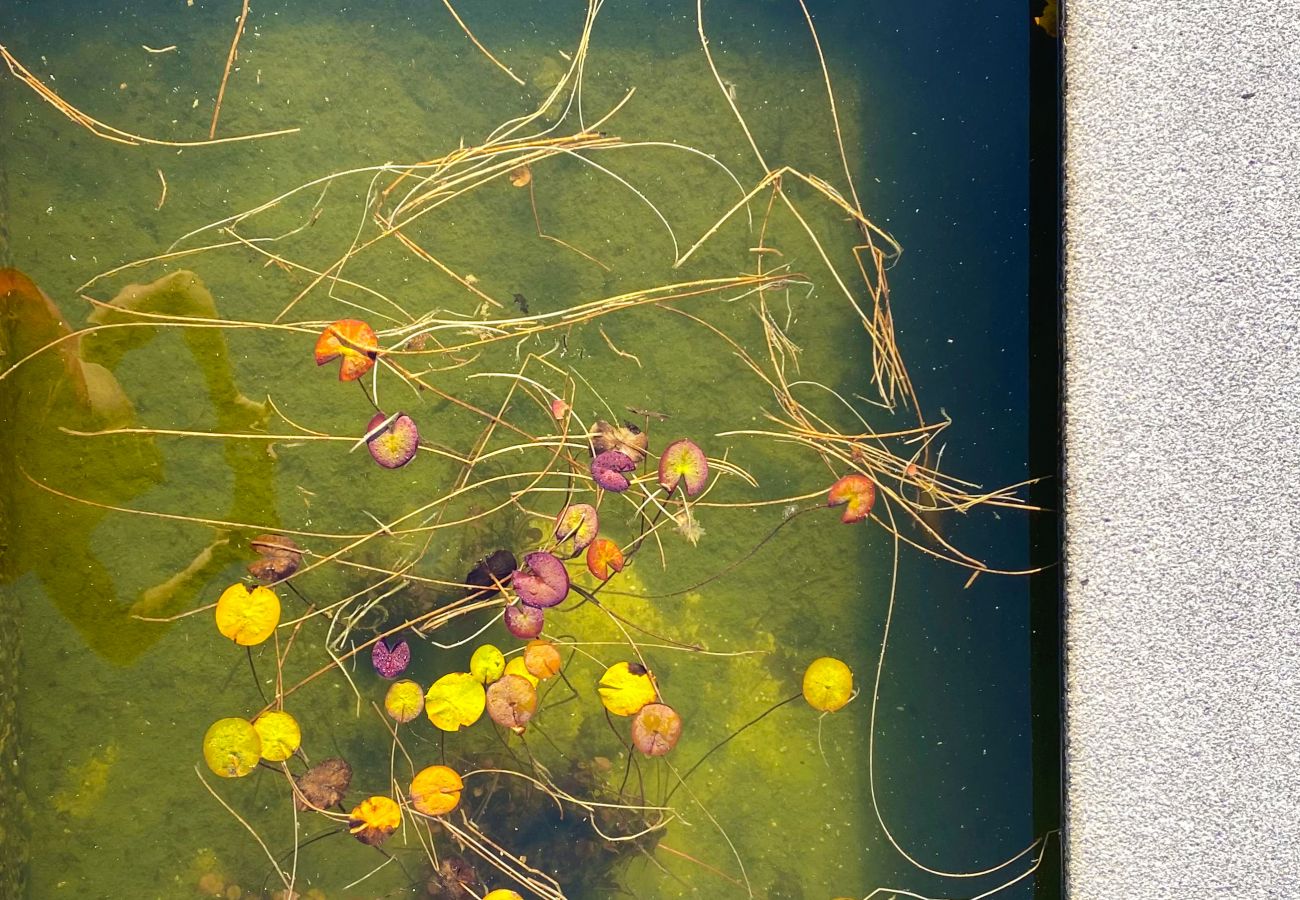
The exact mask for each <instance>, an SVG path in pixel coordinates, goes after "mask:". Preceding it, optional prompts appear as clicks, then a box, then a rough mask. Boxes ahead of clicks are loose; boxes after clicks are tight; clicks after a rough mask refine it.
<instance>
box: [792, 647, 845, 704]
mask: <svg viewBox="0 0 1300 900" xmlns="http://www.w3.org/2000/svg"><path fill="white" fill-rule="evenodd" d="M803 698H804V699H805V700H807V701H808V705H809V706H811V707H812V708H813V709H815V710H818V711H820V712H835V710H837V709H840V708H841V707H843V706H844V704H846V703H848V702H849V700H851V699H853V671H852V670H851V669H849V667H848V666H847V665H845V664H844V663H843V662H842V661H840V660H838V659H835V658H834V657H830V656H823V657H821V658H820V659H814V660H813V661H812V664H811V665H809V666H808V669H807V671H805V672H804V673H803Z"/></svg>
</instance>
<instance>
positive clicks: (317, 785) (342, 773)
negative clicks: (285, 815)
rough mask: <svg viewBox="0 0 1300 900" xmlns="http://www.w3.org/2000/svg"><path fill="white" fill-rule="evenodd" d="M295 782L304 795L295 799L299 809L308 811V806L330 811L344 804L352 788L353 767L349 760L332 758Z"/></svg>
mask: <svg viewBox="0 0 1300 900" xmlns="http://www.w3.org/2000/svg"><path fill="white" fill-rule="evenodd" d="M294 782H295V783H296V784H297V785H298V792H299V793H300V794H302V796H301V797H298V796H295V797H294V804H295V805H296V806H297V807H298V808H299V809H307V808H308V804H310V805H311V806H313V807H315V808H317V809H329V808H330V807H331V806H337V805H338V804H340V803H342V802H343V797H344V795H346V794H347V792H348V788H349V787H351V786H352V767H351V766H350V765H348V763H347V760H345V759H341V758H340V757H337V756H331V757H329V758H328V759H322V760H321V761H320V762H318V763H316V765H314V766H312V767H311V768H310V769H308V770H307V771H306V772H304V773H303V774H301V775H299V776H298V777H297V778H295V779H294ZM304 801H305V802H304Z"/></svg>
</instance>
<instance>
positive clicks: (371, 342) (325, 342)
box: [316, 319, 379, 381]
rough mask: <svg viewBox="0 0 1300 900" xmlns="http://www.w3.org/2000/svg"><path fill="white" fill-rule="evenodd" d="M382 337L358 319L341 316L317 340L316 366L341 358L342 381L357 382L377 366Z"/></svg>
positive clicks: (326, 327)
mask: <svg viewBox="0 0 1300 900" xmlns="http://www.w3.org/2000/svg"><path fill="white" fill-rule="evenodd" d="M378 353H379V337H378V336H377V335H376V334H375V330H374V329H373V328H371V327H370V326H369V325H367V324H366V323H365V322H362V321H360V320H359V319H339V320H338V321H337V322H332V323H331V324H329V325H327V326H325V330H324V331H322V332H321V333H320V337H319V338H317V339H316V365H318V366H323V365H325V364H326V363H327V362H331V361H333V360H335V359H338V358H340V357H342V359H343V362H342V363H341V364H340V365H339V381H356V380H357V379H358V378H360V377H361V376H362V375H364V374H366V373H367V372H369V371H370V370H371V368H373V367H374V365H375V357H376V356H377V355H378Z"/></svg>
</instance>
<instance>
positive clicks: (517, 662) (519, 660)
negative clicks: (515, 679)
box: [505, 656, 541, 687]
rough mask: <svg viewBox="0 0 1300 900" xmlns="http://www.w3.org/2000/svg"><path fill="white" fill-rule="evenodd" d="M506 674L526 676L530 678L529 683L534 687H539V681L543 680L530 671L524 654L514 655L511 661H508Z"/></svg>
mask: <svg viewBox="0 0 1300 900" xmlns="http://www.w3.org/2000/svg"><path fill="white" fill-rule="evenodd" d="M505 674H507V675H518V676H519V677H520V678H526V679H528V683H529V684H531V685H532V686H533V687H537V685H538V683H540V682H541V679H540V678H538V677H537V676H536V675H534V674H533V673H532V672H530V671H528V663H527V662H526V661H525V660H524V658H523V657H522V656H512V657H511V658H510V662H508V663H506V671H505Z"/></svg>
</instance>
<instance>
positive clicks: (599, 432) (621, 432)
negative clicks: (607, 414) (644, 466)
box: [590, 421, 649, 468]
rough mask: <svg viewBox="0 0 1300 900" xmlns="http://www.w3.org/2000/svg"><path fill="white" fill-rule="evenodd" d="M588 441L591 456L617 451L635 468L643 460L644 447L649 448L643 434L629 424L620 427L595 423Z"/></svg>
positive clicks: (605, 423)
mask: <svg viewBox="0 0 1300 900" xmlns="http://www.w3.org/2000/svg"><path fill="white" fill-rule="evenodd" d="M590 440H591V450H592V453H593V454H595V455H597V456H599V455H600V454H601V453H604V452H606V451H607V450H617V451H618V452H619V453H622V454H623V455H625V456H626V457H627V458H628V459H630V460H632V462H633V463H635V464H636V465H637V466H639V465H641V460H643V459H645V451H646V447H648V446H649V440H648V439H647V438H646V436H645V433H644V432H643V431H641V429H640V428H637V427H636V426H635V425H633V424H632V423H631V422H624V423H623V424H622V425H611V424H609V423H608V422H604V421H601V422H597V423H596V424H595V426H594V427H593V428H592V429H591V435H590ZM634 468H635V466H634Z"/></svg>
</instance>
